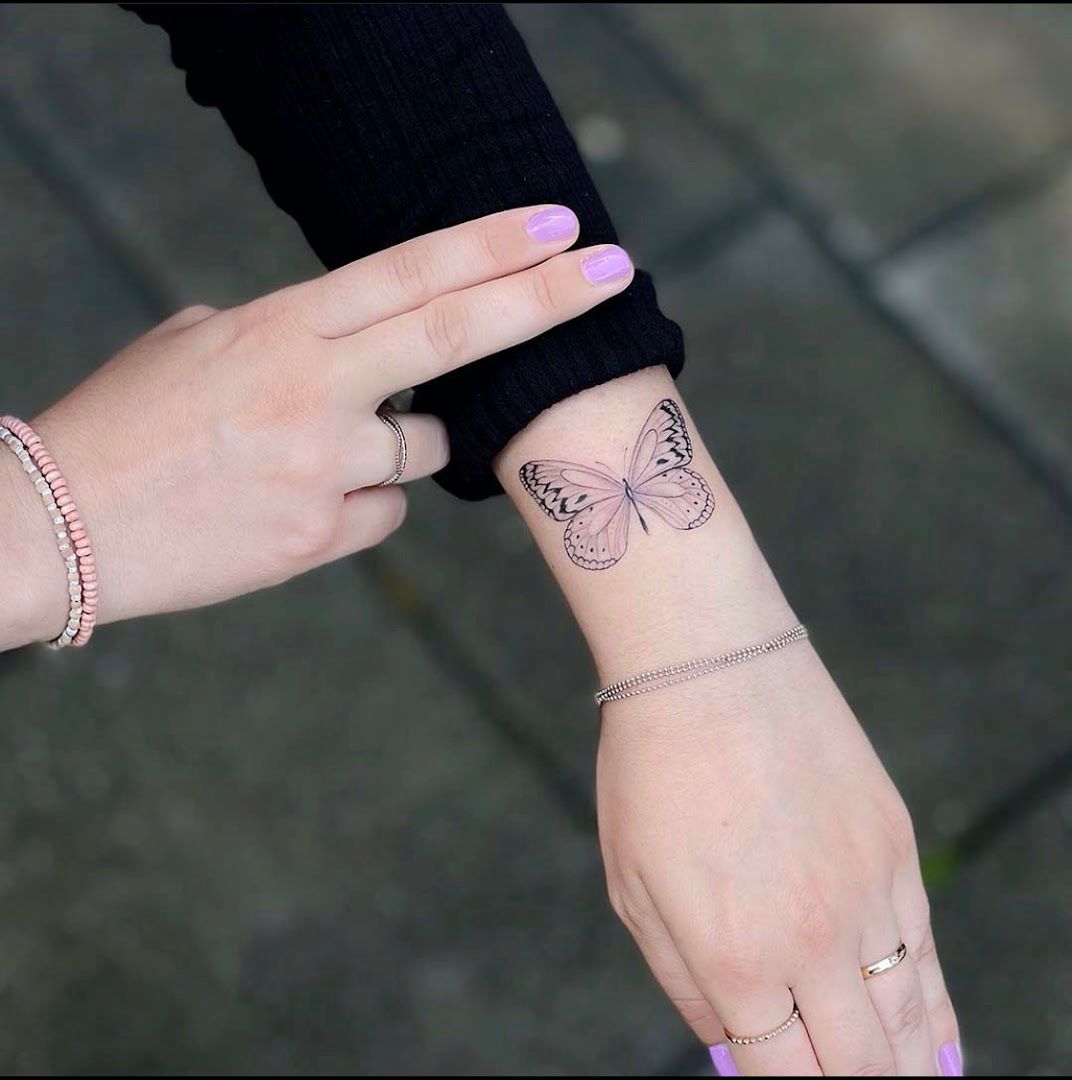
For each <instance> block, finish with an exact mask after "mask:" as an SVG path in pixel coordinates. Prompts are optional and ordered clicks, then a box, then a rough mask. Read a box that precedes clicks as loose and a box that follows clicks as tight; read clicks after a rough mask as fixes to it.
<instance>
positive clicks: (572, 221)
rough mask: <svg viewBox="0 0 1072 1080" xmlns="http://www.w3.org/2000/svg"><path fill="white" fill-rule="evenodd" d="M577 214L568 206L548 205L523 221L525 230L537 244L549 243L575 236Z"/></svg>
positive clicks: (577, 226)
mask: <svg viewBox="0 0 1072 1080" xmlns="http://www.w3.org/2000/svg"><path fill="white" fill-rule="evenodd" d="M578 229H579V225H578V224H577V215H576V214H575V213H574V212H573V211H572V210H571V209H570V208H569V207H568V206H549V207H548V208H547V209H546V210H541V211H540V212H539V213H538V214H533V215H532V217H530V218H529V219H528V221H526V222H525V232H527V233H528V234H529V236H530V237H532V239H533V240H535V241H536V243H538V244H551V243H553V242H554V241H556V240H565V239H566V238H567V237H569V236H576V235H577V231H578Z"/></svg>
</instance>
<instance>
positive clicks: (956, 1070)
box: [938, 1042, 964, 1076]
mask: <svg viewBox="0 0 1072 1080" xmlns="http://www.w3.org/2000/svg"><path fill="white" fill-rule="evenodd" d="M938 1066H939V1068H940V1069H941V1070H942V1075H943V1076H963V1075H964V1062H963V1060H962V1059H961V1056H960V1047H959V1046H957V1044H956V1043H953V1042H947V1043H945V1045H943V1046H942V1048H941V1050H939V1051H938Z"/></svg>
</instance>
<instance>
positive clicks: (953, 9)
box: [617, 4, 1072, 257]
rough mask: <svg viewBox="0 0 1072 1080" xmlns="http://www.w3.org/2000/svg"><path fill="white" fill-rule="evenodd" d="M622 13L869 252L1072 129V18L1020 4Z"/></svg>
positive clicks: (664, 8)
mask: <svg viewBox="0 0 1072 1080" xmlns="http://www.w3.org/2000/svg"><path fill="white" fill-rule="evenodd" d="M617 9H618V11H619V12H620V13H621V14H622V15H624V17H626V18H628V19H629V20H631V21H632V23H633V24H634V25H635V26H636V27H637V28H638V30H639V35H640V36H641V37H642V38H643V40H644V42H645V44H646V45H648V46H650V47H652V48H655V49H657V50H658V51H659V52H660V53H661V55H662V57H663V61H664V63H665V64H666V65H668V66H670V67H671V68H673V69H674V71H675V73H676V74H678V75H680V76H681V77H683V78H684V79H686V80H687V81H688V83H689V85H690V86H691V87H692V90H693V92H694V93H695V94H696V95H697V96H698V98H700V99H701V100H703V101H704V102H705V103H707V105H708V106H709V107H710V108H711V109H713V110H715V111H716V112H718V113H719V114H720V115H722V116H724V117H726V118H728V119H729V120H730V121H732V122H735V123H736V124H739V125H740V126H742V127H743V128H745V129H746V130H747V132H748V134H749V136H750V137H752V138H753V139H755V140H758V142H759V143H760V144H761V145H762V146H763V147H764V148H765V149H766V150H767V151H768V152H769V153H770V154H771V155H772V157H773V159H774V162H775V163H776V165H777V167H778V168H779V170H780V172H781V173H782V175H783V176H784V177H788V178H789V180H790V182H791V183H792V184H793V185H795V186H797V187H799V188H800V189H802V190H803V191H805V192H806V193H807V195H808V196H809V197H810V198H811V199H812V200H813V201H814V203H815V204H817V205H818V207H819V208H820V209H821V211H822V212H823V213H824V214H825V216H826V218H827V221H828V225H829V228H830V230H831V233H832V235H833V237H834V239H835V241H836V242H837V243H838V244H839V246H840V247H841V248H842V249H843V250H845V251H846V252H848V253H850V254H853V255H856V256H860V257H867V256H870V255H873V254H875V253H876V252H878V251H881V250H883V249H884V248H885V247H886V246H887V245H888V244H890V243H893V242H895V241H897V240H899V239H900V238H901V237H902V236H903V235H904V234H905V233H907V232H910V231H911V230H912V229H913V228H914V227H915V226H916V225H917V224H918V223H919V222H921V221H923V220H926V219H929V218H930V217H932V216H933V215H935V214H937V213H939V212H941V211H942V210H943V209H944V208H945V207H946V206H947V205H948V204H949V203H951V202H953V201H955V200H957V199H960V198H962V197H964V196H965V195H967V194H970V193H972V192H974V191H975V190H977V189H978V188H979V187H981V186H983V185H985V184H987V183H988V182H991V181H993V180H994V179H996V178H999V177H1002V176H1003V175H1005V174H1006V173H1007V172H1009V171H1011V170H1015V169H1017V168H1019V167H1022V166H1024V165H1025V164H1027V163H1029V162H1031V161H1033V160H1034V159H1035V158H1036V157H1037V156H1039V155H1041V154H1044V153H1045V152H1046V151H1047V150H1049V149H1050V148H1051V147H1053V146H1054V145H1056V144H1058V143H1061V142H1065V141H1067V140H1068V138H1069V137H1070V135H1072V124H1070V122H1069V115H1070V110H1072V14H1070V13H1069V11H1068V10H1067V9H1066V8H1065V7H1063V6H1061V5H1024V4H988V5H981V4H852V5H849V4H658V5H655V4H629V5H617Z"/></svg>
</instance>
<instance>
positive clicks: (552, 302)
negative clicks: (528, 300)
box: [532, 267, 559, 319]
mask: <svg viewBox="0 0 1072 1080" xmlns="http://www.w3.org/2000/svg"><path fill="white" fill-rule="evenodd" d="M532 302H533V304H534V306H535V307H536V310H537V311H538V312H539V313H540V314H541V315H546V316H548V317H549V318H552V319H557V318H558V317H559V302H558V298H557V296H556V295H555V287H554V283H553V280H552V277H551V273H550V271H548V270H545V269H544V268H543V267H540V268H539V269H537V270H534V271H533V272H532Z"/></svg>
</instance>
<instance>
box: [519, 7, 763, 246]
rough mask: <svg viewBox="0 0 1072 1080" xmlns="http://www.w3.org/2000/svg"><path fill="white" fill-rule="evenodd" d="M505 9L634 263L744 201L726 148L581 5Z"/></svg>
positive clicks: (744, 188) (744, 187) (744, 189)
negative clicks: (517, 30) (579, 152)
mask: <svg viewBox="0 0 1072 1080" xmlns="http://www.w3.org/2000/svg"><path fill="white" fill-rule="evenodd" d="M508 7H509V11H510V16H511V18H512V19H513V20H514V22H515V23H516V24H517V27H518V29H519V30H520V31H521V33H522V35H523V36H524V38H525V41H526V43H527V44H528V46H529V49H530V51H531V52H532V54H533V57H534V59H535V60H536V64H537V66H538V67H539V69H540V72H541V74H542V75H543V77H544V79H545V80H546V81H547V83H548V85H549V86H550V88H551V91H552V93H553V94H554V95H555V99H556V101H557V102H558V104H559V107H560V108H561V109H562V113H563V115H564V116H565V118H566V122H567V123H568V124H569V125H570V128H571V130H572V131H573V134H574V137H575V138H576V139H577V140H578V144H579V145H580V148H581V151H582V153H583V154H584V156H585V159H586V161H587V163H588V166H589V168H590V169H591V172H592V176H593V179H594V180H595V182H596V185H597V186H598V188H599V192H600V194H601V195H602V196H603V199H604V201H605V202H606V204H607V207H608V209H609V210H610V212H611V215H612V217H613V218H614V221H615V224H616V225H617V227H618V230H619V232H620V233H621V236H622V240H623V242H624V243H625V244H626V245H627V246H628V247H629V249H630V251H631V252H632V253H633V256H634V258H636V259H637V260H638V261H639V262H640V263H641V264H642V265H645V266H648V265H650V264H651V260H653V259H655V260H656V261H658V259H659V256H660V255H661V254H663V253H665V252H668V251H673V250H675V249H676V248H677V247H678V246H679V245H681V244H683V243H686V242H688V240H689V239H690V237H692V236H693V235H694V233H695V230H696V228H697V226H698V225H699V224H702V223H706V222H709V221H711V220H713V219H716V218H717V217H718V216H719V215H721V214H724V213H727V212H728V211H730V210H731V209H734V208H737V207H740V206H742V205H747V204H748V203H750V202H751V201H752V194H751V192H750V189H749V186H748V184H747V183H746V181H745V180H744V178H743V177H742V176H741V174H740V173H739V172H738V170H737V169H736V167H735V166H734V165H733V164H732V162H731V161H730V159H729V157H728V155H727V154H726V152H725V150H724V149H723V148H722V147H721V146H719V145H718V143H717V142H716V141H715V140H714V139H713V138H712V137H711V136H710V134H708V133H707V132H705V131H704V130H703V128H701V127H699V126H698V125H697V124H695V123H694V122H693V121H692V120H691V119H690V118H689V117H688V116H687V115H685V114H684V112H683V111H682V109H681V107H680V105H679V104H678V103H677V102H675V101H674V100H673V98H672V97H670V96H669V95H668V94H667V92H666V90H665V89H664V88H662V87H661V86H660V85H659V84H658V82H657V81H656V80H655V79H653V78H652V76H651V74H650V72H648V71H646V70H645V69H644V68H643V67H642V66H640V65H638V64H637V63H636V60H635V57H633V56H632V55H631V53H630V51H629V50H628V49H627V48H625V47H624V46H623V45H622V43H621V42H620V41H619V40H618V39H617V38H616V37H614V36H613V35H612V34H610V33H608V32H607V30H606V29H605V28H604V27H603V26H602V25H601V23H600V21H599V19H598V18H593V17H591V15H590V13H588V12H587V11H586V10H585V7H584V5H577V4H574V5H569V4H510V5H508Z"/></svg>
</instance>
